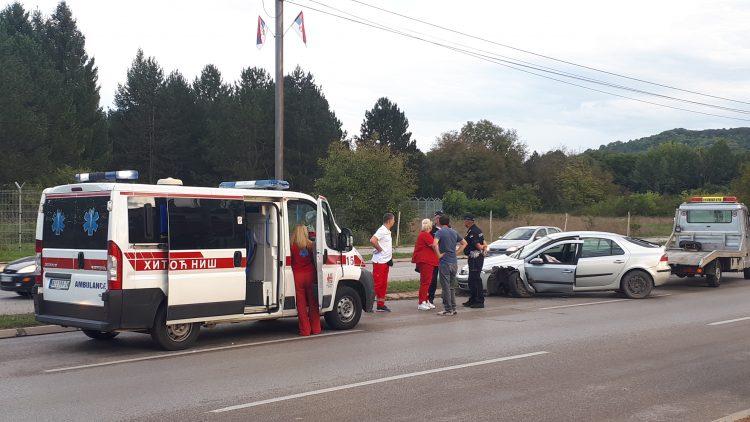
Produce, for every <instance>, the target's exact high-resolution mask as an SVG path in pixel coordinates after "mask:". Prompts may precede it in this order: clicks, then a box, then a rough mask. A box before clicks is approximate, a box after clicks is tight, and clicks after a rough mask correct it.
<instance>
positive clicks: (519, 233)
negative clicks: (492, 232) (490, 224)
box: [500, 229, 534, 240]
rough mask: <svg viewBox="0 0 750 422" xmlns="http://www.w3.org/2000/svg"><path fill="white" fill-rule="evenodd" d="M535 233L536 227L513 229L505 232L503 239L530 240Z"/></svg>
mask: <svg viewBox="0 0 750 422" xmlns="http://www.w3.org/2000/svg"><path fill="white" fill-rule="evenodd" d="M533 235H534V229H513V230H511V231H509V232H508V233H505V234H504V235H503V237H501V238H500V239H502V240H529V239H531V236H533Z"/></svg>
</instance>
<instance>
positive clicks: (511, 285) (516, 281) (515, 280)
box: [508, 272, 534, 297]
mask: <svg viewBox="0 0 750 422" xmlns="http://www.w3.org/2000/svg"><path fill="white" fill-rule="evenodd" d="M508 290H509V291H510V295H511V296H513V297H531V296H534V293H532V292H530V291H529V290H528V289H526V285H525V284H524V283H523V280H522V279H521V275H520V274H518V273H517V272H514V273H513V274H511V275H510V277H509V281H508Z"/></svg>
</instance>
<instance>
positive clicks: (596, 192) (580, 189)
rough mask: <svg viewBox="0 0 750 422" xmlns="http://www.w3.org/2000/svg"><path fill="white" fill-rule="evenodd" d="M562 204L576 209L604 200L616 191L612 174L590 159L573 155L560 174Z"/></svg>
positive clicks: (570, 208)
mask: <svg viewBox="0 0 750 422" xmlns="http://www.w3.org/2000/svg"><path fill="white" fill-rule="evenodd" d="M560 192H561V196H562V205H563V206H564V207H565V208H566V209H567V210H577V209H581V208H584V207H587V206H589V205H592V204H594V203H596V202H599V201H602V200H604V199H605V198H606V197H608V196H609V195H611V194H613V193H616V192H617V188H616V186H615V185H614V184H613V183H612V175H611V174H609V173H608V172H607V171H605V170H604V169H602V168H600V167H599V166H598V165H597V164H596V163H594V162H593V161H592V160H587V159H585V158H583V157H575V158H572V159H570V160H568V162H567V163H566V164H565V169H564V170H563V172H562V174H561V175H560Z"/></svg>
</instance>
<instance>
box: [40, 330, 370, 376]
mask: <svg viewBox="0 0 750 422" xmlns="http://www.w3.org/2000/svg"><path fill="white" fill-rule="evenodd" d="M362 331H364V330H348V331H333V332H330V333H323V334H317V335H314V336H308V337H289V338H281V339H277V340H266V341H257V342H255V343H242V344H231V345H229V346H217V347H208V348H205V349H195V350H185V351H182V352H173V353H164V354H162V355H151V356H142V357H139V358H132V359H120V360H111V361H107V362H100V363H92V364H88V365H78V366H68V367H65V368H55V369H47V370H45V371H44V372H46V373H52V372H64V371H73V370H76V369H84V368H96V367H98V366H109V365H119V364H122V363H130V362H141V361H144V360H153V359H163V358H171V357H175V356H185V355H194V354H197V353H206V352H215V351H217V350H228V349H237V348H240V347H252V346H263V345H266V344H274V343H283V342H288V341H296V340H308V339H315V338H320V337H329V336H338V335H343V334H354V333H359V332H362Z"/></svg>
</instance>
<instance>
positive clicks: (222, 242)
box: [167, 195, 246, 324]
mask: <svg viewBox="0 0 750 422" xmlns="http://www.w3.org/2000/svg"><path fill="white" fill-rule="evenodd" d="M167 210H168V215H169V262H168V266H169V276H168V279H169V281H168V284H169V288H168V292H167V304H168V305H169V306H168V308H167V323H168V324H173V323H176V322H201V321H211V320H221V319H227V318H232V317H241V316H243V315H244V309H245V289H246V282H245V278H246V275H245V265H246V245H245V224H244V221H243V220H244V218H245V204H244V202H243V199H242V197H241V196H238V197H226V198H224V197H222V198H216V197H215V196H211V197H200V196H199V195H197V196H195V197H190V198H184V197H180V198H168V201H167Z"/></svg>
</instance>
